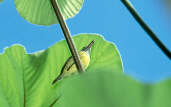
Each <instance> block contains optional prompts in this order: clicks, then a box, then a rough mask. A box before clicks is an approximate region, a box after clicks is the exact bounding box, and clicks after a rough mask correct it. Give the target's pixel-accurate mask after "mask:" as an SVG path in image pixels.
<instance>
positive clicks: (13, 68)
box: [0, 34, 122, 107]
mask: <svg viewBox="0 0 171 107" xmlns="http://www.w3.org/2000/svg"><path fill="white" fill-rule="evenodd" d="M73 38H74V41H75V44H76V46H77V48H78V50H81V49H82V48H83V47H84V46H86V45H88V44H89V43H90V42H91V41H92V40H95V44H94V45H93V47H92V50H91V61H90V65H89V67H88V69H87V71H90V70H91V71H93V70H99V71H100V70H101V69H104V68H105V69H107V70H113V71H115V72H122V61H121V58H120V55H119V52H118V50H117V49H116V47H115V45H114V44H113V43H109V42H107V41H106V40H104V38H103V37H102V36H100V35H97V34H79V35H77V36H74V37H73ZM70 55H71V54H70V53H69V50H68V47H67V44H66V42H65V41H64V40H63V41H60V42H58V43H56V44H55V45H53V46H51V47H50V48H48V49H47V50H43V51H40V52H36V53H31V54H28V53H27V52H26V51H25V49H24V47H23V46H21V45H13V46H12V47H10V48H6V49H5V52H4V53H3V54H1V55H0V106H3V107H8V106H9V107H11V106H12V107H24V106H26V107H48V106H50V105H51V104H53V103H55V101H56V100H57V99H59V97H60V96H61V95H62V93H61V86H62V84H63V81H65V79H63V81H61V82H58V83H56V84H55V85H52V81H53V80H54V79H55V78H56V77H57V76H58V75H59V73H60V71H61V69H62V66H63V65H64V63H65V61H66V60H67V59H68V58H69V56H70Z"/></svg>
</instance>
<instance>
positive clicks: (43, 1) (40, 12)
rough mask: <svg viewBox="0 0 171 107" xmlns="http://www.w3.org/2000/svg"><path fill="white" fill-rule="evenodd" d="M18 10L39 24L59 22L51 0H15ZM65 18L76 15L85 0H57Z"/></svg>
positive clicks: (26, 17) (24, 16)
mask: <svg viewBox="0 0 171 107" xmlns="http://www.w3.org/2000/svg"><path fill="white" fill-rule="evenodd" d="M14 1H15V5H16V8H17V11H18V12H19V14H20V15H21V16H22V17H23V18H24V19H26V20H27V21H29V22H31V23H33V24H37V25H51V24H57V23H58V21H57V18H56V16H55V13H54V10H53V8H52V6H51V2H50V0H14ZM57 1H58V3H59V7H60V10H61V12H62V14H63V16H64V18H65V19H68V18H71V17H73V16H75V15H76V14H77V13H78V12H79V11H80V9H81V7H82V5H83V0H57Z"/></svg>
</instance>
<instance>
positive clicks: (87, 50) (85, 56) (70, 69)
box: [52, 40, 95, 84]
mask: <svg viewBox="0 0 171 107" xmlns="http://www.w3.org/2000/svg"><path fill="white" fill-rule="evenodd" d="M94 42H95V41H94V40H93V41H92V42H91V43H90V44H89V45H88V46H86V47H83V48H82V50H81V51H80V52H79V56H80V60H81V62H82V66H83V68H84V69H86V68H87V67H88V65H89V63H90V54H91V47H92V46H93V44H94ZM76 72H77V68H76V65H75V62H74V60H73V57H72V56H71V57H69V58H68V60H67V61H66V62H65V64H64V66H63V67H62V70H61V73H60V74H59V76H58V77H57V78H56V79H55V80H54V81H53V82H52V84H55V83H56V82H57V81H58V80H61V79H62V78H63V77H67V76H70V75H72V74H74V73H76Z"/></svg>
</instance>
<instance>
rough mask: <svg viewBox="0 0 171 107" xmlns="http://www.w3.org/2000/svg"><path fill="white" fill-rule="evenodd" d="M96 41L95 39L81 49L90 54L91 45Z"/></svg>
mask: <svg viewBox="0 0 171 107" xmlns="http://www.w3.org/2000/svg"><path fill="white" fill-rule="evenodd" d="M94 42H95V41H94V40H93V41H91V43H90V44H89V45H87V46H86V47H83V49H82V50H81V51H85V52H87V53H88V54H89V55H90V52H91V47H92V46H93V44H94Z"/></svg>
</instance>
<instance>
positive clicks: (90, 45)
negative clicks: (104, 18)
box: [87, 40, 95, 49]
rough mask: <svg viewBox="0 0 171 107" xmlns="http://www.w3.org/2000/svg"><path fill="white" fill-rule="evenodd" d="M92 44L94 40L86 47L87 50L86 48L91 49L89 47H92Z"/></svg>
mask: <svg viewBox="0 0 171 107" xmlns="http://www.w3.org/2000/svg"><path fill="white" fill-rule="evenodd" d="M94 42H95V41H94V40H93V41H91V43H90V44H89V45H88V46H87V48H88V49H91V47H92V46H93V44H94Z"/></svg>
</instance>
